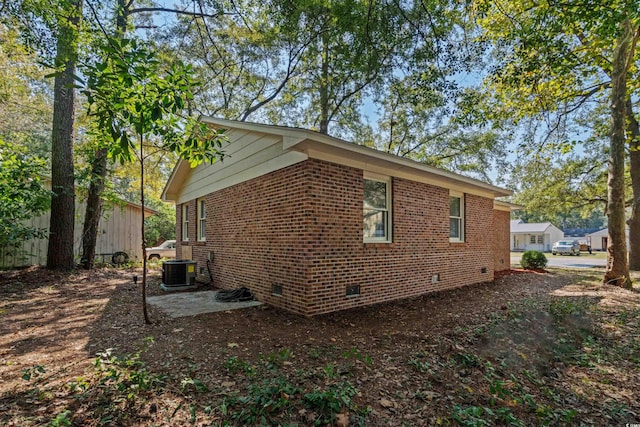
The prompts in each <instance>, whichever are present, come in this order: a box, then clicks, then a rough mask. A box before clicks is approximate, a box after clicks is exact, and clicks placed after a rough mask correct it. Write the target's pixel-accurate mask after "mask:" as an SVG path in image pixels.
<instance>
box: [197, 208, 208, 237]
mask: <svg viewBox="0 0 640 427" xmlns="http://www.w3.org/2000/svg"><path fill="white" fill-rule="evenodd" d="M196 207H197V209H198V212H197V217H198V218H197V219H198V222H197V223H196V224H197V226H198V232H197V233H196V234H197V235H198V242H204V241H206V240H207V205H205V203H204V199H198V200H197V201H196ZM203 209H204V215H203Z"/></svg>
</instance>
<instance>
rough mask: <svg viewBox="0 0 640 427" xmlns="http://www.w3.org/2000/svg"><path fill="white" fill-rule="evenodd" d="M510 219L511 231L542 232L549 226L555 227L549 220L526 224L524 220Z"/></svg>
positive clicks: (522, 232)
mask: <svg viewBox="0 0 640 427" xmlns="http://www.w3.org/2000/svg"><path fill="white" fill-rule="evenodd" d="M514 222H515V221H511V233H521V234H524V233H544V232H546V231H547V230H548V229H549V228H550V227H555V226H554V225H553V224H551V223H550V222H534V223H531V224H528V223H526V222H515V223H514Z"/></svg>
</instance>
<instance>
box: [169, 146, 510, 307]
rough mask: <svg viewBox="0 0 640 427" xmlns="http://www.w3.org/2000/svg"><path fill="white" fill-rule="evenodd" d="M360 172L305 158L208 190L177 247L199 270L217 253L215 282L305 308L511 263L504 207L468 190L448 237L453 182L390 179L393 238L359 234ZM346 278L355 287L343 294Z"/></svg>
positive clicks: (486, 274)
mask: <svg viewBox="0 0 640 427" xmlns="http://www.w3.org/2000/svg"><path fill="white" fill-rule="evenodd" d="M363 179H364V178H363V171H362V170H360V169H356V168H352V167H348V166H343V165H337V164H334V163H329V162H326V161H321V160H313V159H310V160H307V161H304V162H301V163H298V164H295V165H293V166H289V167H286V168H284V169H281V170H279V171H276V172H272V173H269V174H267V175H264V176H261V177H258V178H254V179H252V180H250V181H247V182H244V183H241V184H237V185H234V186H232V187H229V188H226V189H223V190H220V191H217V192H215V193H213V194H209V195H208V196H206V208H207V226H206V227H207V240H206V242H194V241H193V240H190V241H189V242H180V240H178V256H180V251H181V249H180V248H181V246H183V245H187V244H188V245H190V246H192V248H193V249H192V250H193V259H195V260H196V261H197V263H198V266H199V267H200V268H199V270H201V269H202V267H203V266H206V261H207V259H208V258H212V259H213V261H212V263H211V265H212V272H213V276H214V285H215V286H217V287H220V288H227V289H233V288H238V287H241V286H246V287H249V288H250V289H251V290H252V291H253V292H254V293H255V294H256V295H257V297H258V299H259V300H261V301H264V302H266V303H269V304H272V305H275V306H279V307H283V308H285V309H288V310H291V311H294V312H297V313H300V314H303V315H307V316H312V315H317V314H321V313H327V312H331V311H336V310H342V309H347V308H350V307H356V306H363V305H369V304H375V303H379V302H383V301H390V300H394V299H399V298H406V297H411V296H417V295H421V294H424V293H427V292H432V291H438V290H443V289H450V288H455V287H460V286H465V285H469V284H473V283H480V282H486V281H491V280H493V273H494V270H496V269H498V268H501V269H502V268H509V264H508V262H509V261H508V260H509V257H508V255H509V213H508V212H504V213H502V212H497V211H494V209H493V200H492V199H491V198H487V197H480V196H475V195H471V194H466V195H465V241H464V242H463V243H451V242H450V241H449V190H448V189H445V188H442V187H437V186H434V185H429V184H425V183H419V182H415V181H409V180H406V179H399V178H393V179H392V218H393V219H392V235H393V242H392V243H363V231H362V228H363V225H362V206H363V196H364V189H363ZM188 203H189V204H190V208H189V212H190V216H192V218H190V220H189V224H190V230H189V236H190V238H191V239H195V236H196V228H195V224H196V209H195V206H196V205H195V203H196V202H195V200H193V201H189V202H188ZM176 208H177V224H178V225H177V227H178V228H177V230H176V232H177V236H181V230H180V228H181V223H182V221H181V212H182V210H181V205H178V206H177V207H176ZM502 222H504V224H502ZM502 246H504V248H502ZM211 252H212V254H210V253H211ZM500 261H502V263H499V262H500ZM505 263H506V264H505ZM498 264H499V265H498ZM200 272H201V273H202V274H201V275H199V277H198V278H199V279H200V280H205V281H208V275H207V272H206V270H205V271H200ZM274 285H276V286H277V287H281V289H282V295H281V296H280V295H272V290H273V288H272V287H273V286H274ZM348 286H359V294H357V295H350V296H347V295H346V290H347V287H348ZM470 291H472V290H470Z"/></svg>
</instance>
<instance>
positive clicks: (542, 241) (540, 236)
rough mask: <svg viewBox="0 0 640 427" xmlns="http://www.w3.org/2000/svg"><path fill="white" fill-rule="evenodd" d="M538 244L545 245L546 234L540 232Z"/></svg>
mask: <svg viewBox="0 0 640 427" xmlns="http://www.w3.org/2000/svg"><path fill="white" fill-rule="evenodd" d="M537 241H538V243H537V244H538V245H544V234H538V239H537Z"/></svg>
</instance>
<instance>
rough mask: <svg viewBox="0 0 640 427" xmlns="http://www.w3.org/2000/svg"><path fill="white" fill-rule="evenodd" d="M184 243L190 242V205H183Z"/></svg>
mask: <svg viewBox="0 0 640 427" xmlns="http://www.w3.org/2000/svg"><path fill="white" fill-rule="evenodd" d="M182 241H183V242H188V241H189V204H187V203H183V204H182Z"/></svg>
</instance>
